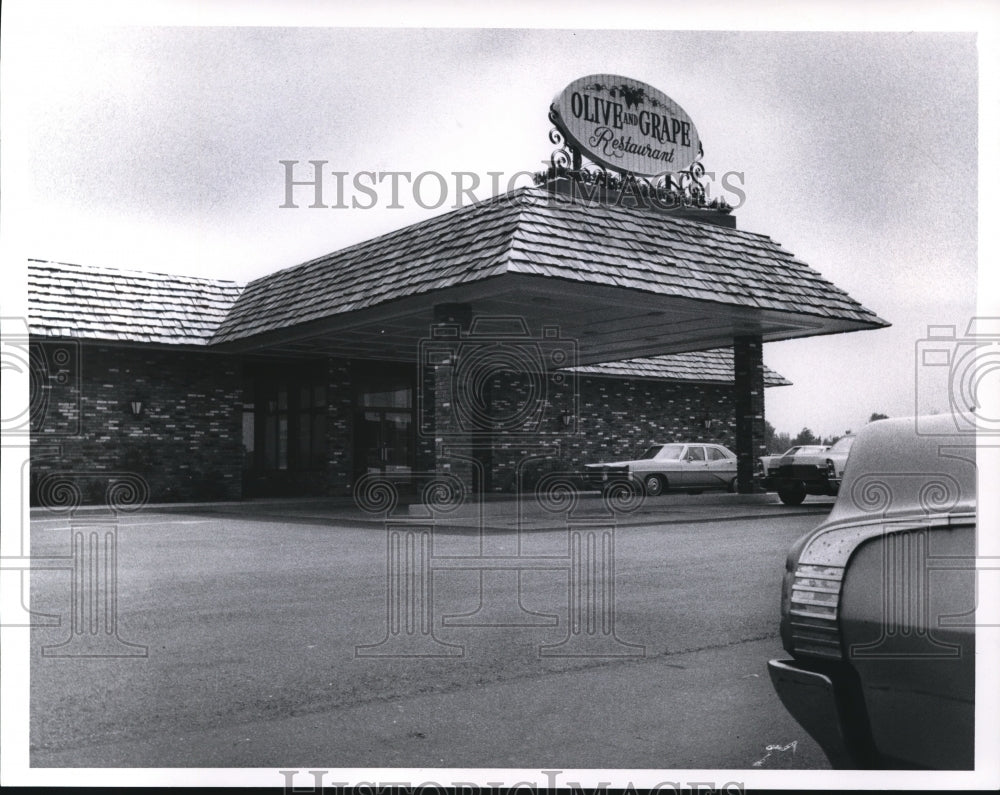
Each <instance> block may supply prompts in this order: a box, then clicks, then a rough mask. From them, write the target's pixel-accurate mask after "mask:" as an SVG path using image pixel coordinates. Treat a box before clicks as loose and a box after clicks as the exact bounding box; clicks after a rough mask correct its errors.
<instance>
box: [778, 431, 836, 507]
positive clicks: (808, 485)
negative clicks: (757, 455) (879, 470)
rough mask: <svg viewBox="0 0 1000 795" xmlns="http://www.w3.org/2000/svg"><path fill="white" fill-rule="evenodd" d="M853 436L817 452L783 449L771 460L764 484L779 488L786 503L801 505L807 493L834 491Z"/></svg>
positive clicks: (828, 492)
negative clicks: (781, 452)
mask: <svg viewBox="0 0 1000 795" xmlns="http://www.w3.org/2000/svg"><path fill="white" fill-rule="evenodd" d="M854 439H855V437H853V436H845V437H844V438H843V439H840V440H839V441H838V442H837V443H836V444H834V445H832V446H831V447H829V448H827V449H825V450H821V451H820V452H812V451H811V450H808V448H807V449H806V450H805V451H797V452H794V453H792V454H791V455H789V454H787V453H786V454H785V455H783V456H782V457H781V458H779V459H778V460H777V461H774V462H772V463H771V464H770V471H769V472H768V474H767V476H766V477H764V479H763V485H764V488H765V489H766V490H767V491H776V492H778V496H779V497H780V498H781V501H782V502H783V503H785V505H800V504H801V503H802V501H803V500H804V499H805V498H806V495H807V494H825V495H828V496H834V495H836V494H837V492H838V491H839V490H840V482H841V480H842V479H843V477H844V467H845V466H846V465H847V456H848V454H849V453H850V452H851V445H853V444H854ZM760 466H761V465H760V464H759V465H758V468H760Z"/></svg>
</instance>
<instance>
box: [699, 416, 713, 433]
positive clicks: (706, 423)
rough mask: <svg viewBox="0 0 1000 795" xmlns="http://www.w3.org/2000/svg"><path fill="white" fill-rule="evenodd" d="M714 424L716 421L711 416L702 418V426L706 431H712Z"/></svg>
mask: <svg viewBox="0 0 1000 795" xmlns="http://www.w3.org/2000/svg"><path fill="white" fill-rule="evenodd" d="M714 424H715V422H714V420H713V419H712V418H711V417H703V418H702V420H701V426H702V427H703V428H704V429H705V430H706V431H710V430H712V426H713V425H714Z"/></svg>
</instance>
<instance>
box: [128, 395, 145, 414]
mask: <svg viewBox="0 0 1000 795" xmlns="http://www.w3.org/2000/svg"><path fill="white" fill-rule="evenodd" d="M129 407H130V408H131V409H132V416H133V417H141V416H142V401H141V400H139V398H136V399H135V400H133V401H132V402H131V403H129Z"/></svg>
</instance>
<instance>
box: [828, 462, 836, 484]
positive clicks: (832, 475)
mask: <svg viewBox="0 0 1000 795" xmlns="http://www.w3.org/2000/svg"><path fill="white" fill-rule="evenodd" d="M826 476H827V477H828V478H831V479H834V478H836V477H837V467H836V465H835V464H834V463H833V459H830V458H828V459H826Z"/></svg>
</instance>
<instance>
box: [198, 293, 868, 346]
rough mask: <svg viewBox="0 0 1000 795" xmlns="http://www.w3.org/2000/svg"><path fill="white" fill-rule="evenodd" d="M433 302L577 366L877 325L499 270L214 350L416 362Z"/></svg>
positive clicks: (428, 328) (429, 325)
mask: <svg viewBox="0 0 1000 795" xmlns="http://www.w3.org/2000/svg"><path fill="white" fill-rule="evenodd" d="M439 304H467V305H468V306H469V307H470V310H471V313H472V315H473V316H478V317H486V316H491V317H514V318H521V319H523V321H524V322H525V324H526V325H527V327H528V329H529V331H530V333H531V334H532V335H540V334H541V331H542V329H543V327H551V326H556V327H558V329H559V335H560V337H562V338H563V339H570V340H574V341H575V342H576V345H577V351H578V362H577V363H578V364H581V365H585V364H593V363H598V362H609V361H616V360H620V359H629V358H637V357H646V356H656V355H659V354H666V353H679V352H684V351H696V350H706V349H710V348H720V347H730V346H732V344H733V338H734V337H738V336H743V335H759V336H760V337H761V338H762V339H763V341H765V342H774V341H778V340H786V339H794V338H800V337H810V336H818V335H824V334H838V333H842V332H848V331H859V330H862V329H869V328H873V327H877V326H875V325H873V324H871V323H866V322H863V321H857V320H852V319H846V318H838V317H830V316H819V315H811V314H805V313H797V312H790V311H783V310H772V309H761V308H752V307H742V306H735V305H733V304H724V303H716V302H713V301H705V300H700V299H692V298H681V297H675V296H664V295H662V294H657V293H652V292H644V291H642V290H638V289H635V288H633V287H628V288H625V287H616V286H611V285H607V284H593V283H588V282H583V281H579V280H572V279H558V278H552V277H543V276H533V275H528V274H519V273H504V274H500V275H498V276H493V277H490V278H487V279H481V280H478V281H475V282H471V283H468V284H461V285H456V286H453V287H446V288H443V289H437V290H430V291H427V292H424V293H421V294H418V295H411V296H407V297H405V298H400V299H396V300H392V301H387V302H385V303H382V304H378V305H376V306H372V307H368V308H365V309H361V310H357V311H354V312H346V313H339V314H334V315H330V316H327V317H323V318H321V319H318V320H313V321H310V322H306V323H302V324H299V325H295V326H290V327H284V328H280V329H276V330H272V331H267V332H264V333H261V334H257V335H254V336H252V337H246V338H242V339H237V340H231V341H228V342H218V343H215V344H214V345H212V346H211V347H212V348H213V349H215V350H229V351H234V352H242V353H259V354H266V355H276V356H286V355H287V356H304V355H311V354H315V355H320V354H322V355H335V356H343V357H349V358H364V359H383V360H393V361H415V360H416V358H417V356H418V349H419V344H420V342H421V340H425V339H428V338H429V337H430V335H431V328H432V325H433V323H434V307H435V306H436V305H439Z"/></svg>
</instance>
